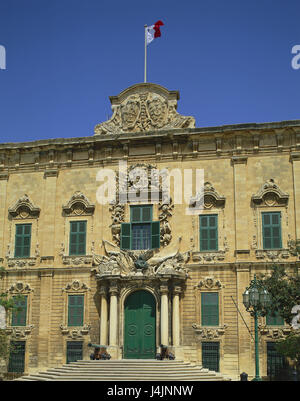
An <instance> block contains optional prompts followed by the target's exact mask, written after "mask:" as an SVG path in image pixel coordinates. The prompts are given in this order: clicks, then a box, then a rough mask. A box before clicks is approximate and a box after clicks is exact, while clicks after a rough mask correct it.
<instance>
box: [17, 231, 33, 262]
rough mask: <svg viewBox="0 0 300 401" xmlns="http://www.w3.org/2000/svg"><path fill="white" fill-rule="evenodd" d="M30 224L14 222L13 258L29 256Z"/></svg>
mask: <svg viewBox="0 0 300 401" xmlns="http://www.w3.org/2000/svg"><path fill="white" fill-rule="evenodd" d="M30 243H31V224H16V235H15V258H29V257H30Z"/></svg>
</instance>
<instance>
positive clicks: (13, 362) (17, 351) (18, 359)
mask: <svg viewBox="0 0 300 401" xmlns="http://www.w3.org/2000/svg"><path fill="white" fill-rule="evenodd" d="M10 347H11V350H10V354H9V363H8V369H7V370H8V372H15V373H23V372H24V370H25V341H11V343H10Z"/></svg>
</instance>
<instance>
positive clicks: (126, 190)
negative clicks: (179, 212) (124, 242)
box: [109, 163, 174, 247]
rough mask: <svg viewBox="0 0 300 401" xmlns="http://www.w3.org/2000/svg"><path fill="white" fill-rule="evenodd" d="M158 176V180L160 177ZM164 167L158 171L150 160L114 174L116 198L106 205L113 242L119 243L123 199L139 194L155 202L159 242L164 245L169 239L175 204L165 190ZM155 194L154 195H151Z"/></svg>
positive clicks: (123, 211)
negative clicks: (110, 220)
mask: <svg viewBox="0 0 300 401" xmlns="http://www.w3.org/2000/svg"><path fill="white" fill-rule="evenodd" d="M159 175H160V177H161V182H160V179H159ZM165 177H166V170H163V171H160V172H159V173H158V170H157V169H156V166H154V165H151V164H144V163H137V164H134V165H131V166H129V167H128V168H127V169H126V171H124V172H121V174H120V172H118V173H117V176H116V194H117V196H116V201H115V202H112V203H111V204H110V207H109V211H110V213H111V219H112V224H111V225H110V228H111V232H112V239H113V242H114V243H115V244H117V245H120V233H121V224H122V223H123V222H124V219H125V204H124V200H125V202H126V203H127V202H130V200H131V199H132V198H131V195H132V194H134V195H135V196H136V197H141V198H142V199H143V200H145V202H148V201H150V202H152V201H155V202H158V210H159V221H160V244H161V246H163V247H164V246H167V245H169V243H170V242H171V239H172V234H171V226H170V223H169V219H170V217H172V211H173V209H174V204H173V202H172V199H171V198H169V197H168V196H167V194H166V192H164V191H165V182H164V180H165ZM153 198H155V199H153Z"/></svg>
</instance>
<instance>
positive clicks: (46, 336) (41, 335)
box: [37, 269, 53, 368]
mask: <svg viewBox="0 0 300 401" xmlns="http://www.w3.org/2000/svg"><path fill="white" fill-rule="evenodd" d="M52 278H53V271H52V270H48V269H47V270H46V269H45V271H41V272H40V279H41V284H40V299H39V324H38V327H39V332H38V341H37V344H38V350H37V355H38V368H48V367H49V362H50V357H51V355H50V328H51V299H52Z"/></svg>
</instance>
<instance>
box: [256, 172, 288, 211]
mask: <svg viewBox="0 0 300 401" xmlns="http://www.w3.org/2000/svg"><path fill="white" fill-rule="evenodd" d="M251 199H252V202H253V204H254V205H255V206H269V207H271V206H286V205H287V203H288V200H289V195H288V194H286V193H285V192H283V191H282V190H281V189H280V188H279V186H278V185H277V184H275V181H274V179H273V178H270V179H269V180H267V181H266V182H265V183H264V184H263V185H262V187H261V188H260V190H259V191H258V192H257V194H256V195H252V198H251Z"/></svg>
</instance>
